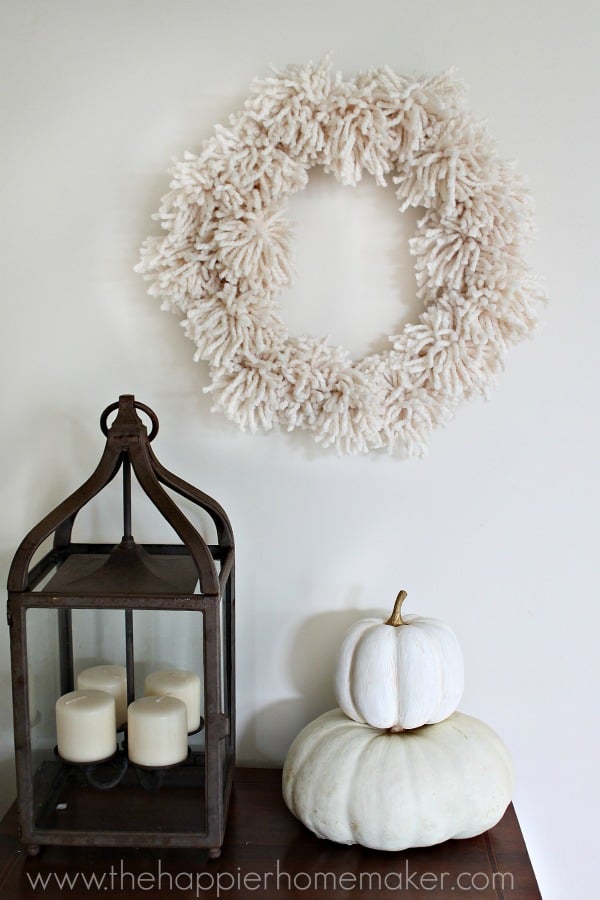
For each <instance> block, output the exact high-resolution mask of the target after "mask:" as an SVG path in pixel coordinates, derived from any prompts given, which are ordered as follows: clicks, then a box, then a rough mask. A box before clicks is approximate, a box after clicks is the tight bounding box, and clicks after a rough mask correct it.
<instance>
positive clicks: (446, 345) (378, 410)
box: [136, 60, 543, 456]
mask: <svg viewBox="0 0 600 900" xmlns="http://www.w3.org/2000/svg"><path fill="white" fill-rule="evenodd" d="M313 166H322V167H323V168H324V170H325V171H326V172H330V173H332V174H333V175H334V176H335V177H336V178H337V179H338V180H339V181H340V182H341V183H342V184H344V185H356V183H357V182H358V181H359V180H360V179H361V178H362V176H363V174H364V173H368V174H370V175H372V176H373V177H374V178H375V180H376V182H377V184H378V185H380V186H381V187H384V186H386V184H387V182H388V181H391V182H392V183H393V185H394V186H395V191H396V196H397V198H398V201H399V208H400V211H404V210H406V209H407V208H409V207H419V208H421V209H422V210H423V214H422V216H421V217H420V219H419V222H418V225H417V231H416V233H415V236H414V237H413V238H412V239H411V241H410V251H411V253H412V254H413V256H414V258H415V271H416V280H417V291H418V299H419V301H420V302H421V303H422V305H423V312H422V313H421V314H420V315H419V318H418V321H417V322H416V323H415V324H407V325H406V326H404V328H403V329H402V331H401V332H400V333H399V334H395V335H391V336H390V338H389V341H390V348H389V349H388V350H387V351H385V352H382V353H375V354H372V355H369V356H366V357H364V358H363V359H360V360H358V361H354V360H352V359H351V358H350V355H349V353H348V352H347V351H346V350H345V349H344V348H343V347H341V346H335V345H332V344H331V343H330V342H329V341H327V340H325V339H319V338H315V337H312V336H302V337H298V338H296V337H292V336H290V335H289V333H288V330H287V328H286V325H285V323H284V321H283V319H282V317H281V314H280V307H279V303H278V296H279V294H280V292H281V291H282V289H284V288H285V286H286V285H287V284H289V283H290V280H291V278H292V272H293V265H292V225H291V223H290V221H289V220H288V219H286V217H285V203H286V198H287V197H288V196H289V195H290V194H292V193H294V192H295V191H299V190H302V189H303V188H304V187H306V184H307V182H308V173H309V170H310V169H311V168H312V167H313ZM171 174H172V181H171V185H170V191H169V193H167V194H166V196H165V197H164V198H163V200H162V203H161V206H160V210H159V212H158V214H157V216H156V218H158V220H159V221H160V223H161V225H162V228H163V232H164V233H163V234H162V235H161V236H159V237H156V236H154V237H149V238H147V240H146V241H145V243H144V245H143V247H142V253H141V261H140V263H139V264H138V266H137V267H136V269H137V271H139V272H141V273H142V274H143V275H144V277H145V278H146V279H147V280H148V281H149V282H150V287H149V293H150V294H151V295H154V296H158V297H160V298H161V299H162V305H163V308H164V309H166V310H171V311H174V312H176V313H178V314H180V315H183V316H184V317H185V319H184V321H183V323H182V324H183V325H184V328H185V332H186V334H187V336H188V337H189V338H190V339H191V340H192V341H193V342H194V343H195V345H196V348H197V349H196V355H195V358H196V359H198V360H205V361H206V362H208V364H209V370H210V377H211V381H212V384H211V385H210V386H209V387H207V388H205V390H207V391H210V392H212V395H213V398H214V406H213V409H214V410H219V411H222V412H224V413H225V414H226V415H227V416H228V417H229V418H230V419H231V420H233V421H234V422H237V423H238V425H240V426H241V428H243V429H246V428H248V429H251V430H256V429H259V428H262V429H267V430H269V429H272V428H283V429H286V430H288V431H292V430H293V429H295V428H302V429H308V430H309V431H311V432H313V434H314V438H315V440H316V441H317V442H318V443H320V444H321V445H323V446H325V447H327V446H334V447H335V448H336V449H337V450H338V452H340V453H362V452H366V451H369V450H374V449H378V448H382V447H386V448H388V449H389V450H398V451H399V452H400V453H401V454H402V455H409V456H410V455H417V456H418V455H423V453H424V451H425V449H426V447H427V443H428V440H429V437H430V434H431V431H432V429H433V427H434V426H436V425H439V424H442V423H444V422H446V421H447V420H448V419H449V418H450V417H451V416H452V414H453V413H454V411H455V409H456V407H457V406H458V405H459V403H460V402H461V401H463V400H465V399H467V398H469V397H472V396H474V395H478V394H479V395H480V394H484V395H485V394H486V393H487V392H488V390H489V388H490V387H491V385H492V383H493V381H494V378H495V376H496V375H497V373H498V372H499V371H500V370H501V368H502V365H503V361H504V357H505V354H506V351H507V349H508V348H509V347H510V346H511V345H512V344H516V343H517V342H519V341H520V340H522V339H523V338H524V337H526V336H527V335H529V334H530V333H531V331H532V329H533V328H534V326H535V324H536V320H537V311H538V307H539V303H540V301H541V300H543V292H542V290H541V288H540V286H539V284H538V282H537V280H536V279H535V278H534V277H533V276H532V275H531V274H530V273H529V271H528V268H527V265H526V262H525V260H524V257H523V245H524V243H525V241H526V240H527V239H529V237H530V235H531V229H532V213H531V204H530V199H529V195H528V192H527V190H526V189H525V187H524V184H523V181H522V179H521V177H520V176H519V174H518V172H517V170H516V169H515V167H514V165H512V164H510V163H507V162H506V161H503V160H501V159H499V158H498V156H497V154H496V152H495V149H494V147H493V145H492V142H491V140H490V138H489V137H488V135H487V134H486V131H485V128H484V127H483V126H482V124H481V123H480V122H478V121H476V120H475V119H474V118H473V116H472V115H471V114H470V113H469V112H468V110H467V109H466V106H465V90H464V87H463V85H462V84H461V82H459V81H458V80H457V79H456V78H455V77H454V76H453V75H452V74H448V73H446V74H442V75H440V76H438V77H434V78H419V77H413V76H411V77H408V76H404V75H398V74H396V73H395V72H393V71H391V70H390V69H389V68H382V69H375V70H373V71H368V72H366V73H364V74H359V75H358V76H357V77H356V78H354V79H352V80H349V81H348V80H344V79H342V77H341V75H340V73H338V72H335V71H334V70H333V69H332V65H331V63H330V62H329V61H328V60H326V61H324V62H322V63H320V64H318V65H314V64H312V63H311V64H308V65H306V66H302V67H300V66H290V67H288V68H286V69H285V70H283V71H282V72H274V73H273V74H272V75H271V76H270V77H268V78H266V79H264V80H257V81H255V82H254V83H253V84H252V87H251V90H250V96H249V98H248V100H247V101H246V102H245V104H244V107H243V109H242V110H241V112H239V113H237V114H235V115H233V116H231V118H230V121H229V125H228V126H227V127H222V126H217V127H216V128H215V133H214V135H213V136H212V137H210V138H208V140H206V141H205V143H204V144H203V146H202V149H201V150H200V153H199V154H198V155H194V154H192V153H185V155H184V157H183V159H182V160H180V161H178V162H177V163H176V164H175V165H174V168H173V169H172V172H171Z"/></svg>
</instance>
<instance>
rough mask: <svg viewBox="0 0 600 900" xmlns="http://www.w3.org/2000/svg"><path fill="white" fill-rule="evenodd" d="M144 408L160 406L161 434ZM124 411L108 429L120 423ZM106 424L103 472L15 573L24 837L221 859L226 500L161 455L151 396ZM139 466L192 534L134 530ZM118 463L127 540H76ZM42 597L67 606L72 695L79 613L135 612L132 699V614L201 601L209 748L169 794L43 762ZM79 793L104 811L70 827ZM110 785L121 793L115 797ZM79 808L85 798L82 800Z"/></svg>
mask: <svg viewBox="0 0 600 900" xmlns="http://www.w3.org/2000/svg"><path fill="white" fill-rule="evenodd" d="M138 410H139V411H140V412H142V413H144V414H146V415H147V416H148V417H149V419H150V422H151V429H150V434H148V431H147V428H146V426H145V425H144V423H143V422H142V420H141V419H140V417H139V416H138V412H137V411H138ZM115 412H116V417H115V418H114V420H113V422H112V424H111V425H110V427H109V425H108V420H109V418H110V416H111V415H112V414H113V413H115ZM100 424H101V428H102V431H103V432H104V434H105V436H106V445H105V448H104V452H103V454H102V456H101V459H100V461H99V463H98V465H97V467H96V469H95V471H94V472H93V473H92V475H91V476H90V477H89V478H88V479H87V481H85V482H84V483H83V484H82V485H81V487H80V488H79V489H78V490H76V491H75V492H74V493H73V494H71V495H70V496H69V497H68V498H67V499H66V500H64V501H63V502H62V503H61V504H59V506H57V507H56V508H55V509H54V510H53V511H52V512H51V513H49V514H48V515H47V516H46V517H45V518H44V519H43V520H42V521H41V522H40V523H39V524H38V525H37V526H36V527H35V528H33V529H32V531H30V532H29V534H28V535H27V536H26V537H25V538H24V540H23V541H22V543H21V545H20V546H19V548H18V550H17V552H16V554H15V557H14V559H13V562H12V565H11V568H10V572H9V577H8V607H7V615H8V623H9V627H10V639H11V673H12V686H13V714H14V732H15V758H16V770H17V791H18V804H19V814H20V825H19V828H20V835H21V840H22V841H23V843H24V844H25V845H26V848H27V851H28V853H30V854H31V855H35V854H36V853H37V852H39V849H40V846H41V845H45V844H68V845H82V846H151V847H161V846H169V847H198V848H205V849H206V850H207V851H208V855H209V856H212V857H215V856H218V855H219V854H220V850H221V845H222V843H223V839H224V834H225V825H226V818H227V809H228V804H229V795H230V792H231V784H232V779H233V769H234V765H235V647H234V617H235V562H234V539H233V532H232V529H231V525H230V523H229V519H228V517H227V515H226V514H225V512H224V510H223V509H222V508H221V506H220V505H219V504H218V503H217V502H215V501H214V500H213V499H212V498H211V497H209V496H208V495H206V494H204V493H203V492H202V491H200V490H198V489H197V488H195V487H193V486H192V485H190V484H188V483H187V482H186V481H184V480H182V479H181V478H179V477H178V476H177V475H174V474H173V473H172V472H169V471H167V469H165V468H164V467H163V466H162V465H161V464H160V462H159V461H158V460H157V458H156V456H155V455H154V453H153V451H152V448H151V446H150V443H151V441H152V440H153V439H154V438H155V437H156V434H157V432H158V419H157V417H156V415H155V413H154V412H153V411H152V410H151V409H150V408H149V407H147V406H145V405H144V404H142V403H139V402H137V401H136V400H135V398H134V397H133V396H132V395H129V394H127V395H122V396H121V397H120V398H119V401H118V402H117V403H113V404H111V405H110V406H109V407H107V408H106V409H105V410H104V412H103V413H102V416H101V419H100ZM132 471H133V474H134V475H135V477H136V478H137V481H138V482H139V484H140V486H141V488H142V490H143V491H144V492H145V494H146V495H147V497H148V498H149V499H150V501H151V502H152V503H153V504H154V506H155V507H156V508H157V509H158V510H159V512H160V513H161V514H162V516H163V517H164V519H165V520H166V521H167V522H168V523H169V524H170V526H171V527H172V528H173V529H174V531H175V533H176V534H177V536H178V537H179V538H180V540H181V543H180V544H137V543H136V542H135V541H134V539H133V536H132V534H131V473H132ZM119 472H121V473H122V481H123V538H122V540H121V542H120V543H119V544H117V545H116V546H115V545H114V544H110V545H109V544H96V543H75V542H73V541H72V531H73V524H74V522H75V519H76V516H77V514H78V513H79V512H80V510H81V509H82V508H83V506H85V505H86V504H87V503H88V502H89V501H90V500H92V499H93V498H94V497H95V496H96V495H97V494H99V493H100V492H101V491H102V490H103V489H104V488H105V487H106V485H108V484H109V482H111V481H112V480H113V478H114V477H115V476H116V475H117V474H118V473H119ZM165 488H168V489H169V490H170V491H171V492H174V493H175V494H178V495H180V496H181V497H183V498H185V499H186V500H188V501H191V503H192V504H195V505H196V506H198V507H200V508H201V509H202V510H204V511H205V512H206V513H207V514H208V515H209V516H210V518H211V519H212V522H213V523H214V526H215V529H216V536H217V540H216V544H214V545H208V544H207V543H206V541H205V540H204V539H203V537H202V536H201V535H200V533H199V532H198V531H197V530H196V528H195V527H194V526H193V525H192V523H191V522H190V521H189V520H188V518H187V517H186V516H185V515H184V514H183V512H182V511H181V509H180V508H179V506H178V505H177V504H176V503H175V502H174V500H173V499H172V497H171V494H170V493H168V492H167V490H165ZM48 539H52V547H51V549H50V550H49V551H48V552H46V553H45V555H43V556H42V558H41V559H40V560H39V561H38V562H36V563H33V558H34V556H35V554H36V551H38V550H39V548H40V547H41V545H42V544H44V542H46V541H47V540H48ZM48 579H49V580H48ZM198 590H199V592H198ZM33 608H50V609H56V610H57V621H58V651H59V660H58V661H57V662H58V666H59V673H60V687H61V693H68V692H69V691H72V690H73V689H74V651H73V623H72V615H71V614H72V611H73V610H75V609H96V610H98V609H100V610H104V609H110V610H121V611H123V613H124V617H123V618H124V631H125V658H126V660H125V661H126V669H127V695H128V702H131V701H132V700H133V699H134V665H135V658H134V635H133V627H134V625H133V614H134V611H137V610H169V611H171V612H172V613H173V614H176V613H177V612H178V611H180V610H193V611H197V612H199V613H201V614H202V615H201V616H200V618H201V620H202V634H203V637H202V644H203V646H202V665H203V681H204V710H203V715H204V732H205V734H204V749H202V750H193V751H191V753H190V754H189V756H188V759H187V760H186V761H185V763H182V764H181V765H179V766H176V767H173V772H172V773H169V775H170V778H171V782H169V784H167V786H166V788H164V789H163V788H161V791H160V796H159V794H158V793H157V792H155V791H151V790H144V787H143V786H141V785H140V784H139V783H137V785H136V784H133V785H132V784H131V783H130V784H129V786H127V787H125V788H122V787H121V786H119V787H116V788H115V790H114V791H96V792H95V793H96V795H98V796H99V795H101V794H102V795H103V796H102V801H101V802H100V801H95V800H94V788H93V787H91V786H90V784H89V783H87V782H85V780H82V778H81V772H78V771H77V768H76V767H73V766H70V765H69V764H67V763H65V762H63V761H61V760H60V759H57V760H56V761H55V762H53V763H52V764H48V765H49V768H50V775H48V773H44V774H43V775H41V774H40V773H39V772H38V771H37V770H36V771H34V761H33V754H32V741H31V716H30V707H29V678H28V655H27V611H28V610H31V609H33ZM129 774H132V773H129ZM40 784H41V787H40V786H39V785H40ZM169 785H170V786H169ZM146 787H147V786H146ZM120 790H125V791H126V796H125V800H124V799H123V795H121V803H120V804H119V792H120ZM77 792H79V794H80V795H82V796H84V797H85V803H84V804H82V803H81V798H80V801H79V809H81V808H82V806H86V805H87V804H88V803H89V806H90V809H92V808H94V803H96V806H98V803H99V802H100V806H99V807H98V809H99V810H100V812H99V813H97V815H96V818H95V819H94V817H93V816H91V817H90V820H89V821H86V817H85V815H83V816H82V815H81V814H80V815H79V818H78V819H77V820H76V821H75V822H74V823H73V822H71V824H69V821H70V820H69V816H68V815H67V816H62V818H61V817H57V815H56V812H55V810H56V809H57V807H59V808H60V807H61V805H62V806H63V807H64V806H66V805H67V804H65V803H62V804H61V802H60V801H61V798H64V797H66V796H67V795H68V796H69V797H71V798H72V797H73V796H75V799H76V797H77ZM82 792H83V793H82ZM34 794H35V796H34ZM106 795H112V796H109V797H108V799H106ZM132 798H133V799H132ZM107 803H110V804H112V807H111V809H112V808H114V807H115V805H116V806H119V805H121V806H122V805H123V803H125V805H127V804H129V807H130V809H133V808H135V809H138V818H137V819H136V821H137V823H138V824H137V825H136V824H135V823H133V824H132V819H131V818H130V819H129V820H127V819H126V818H123V819H122V820H119V818H118V816H117V817H116V818H115V816H113V815H112V813H111V814H110V815H108V816H107V815H106V814H104V818H102V815H103V814H102V809H104V810H106V809H108V808H109V807H108V806H107ZM102 804H104V806H103V805H102ZM136 804H137V806H136ZM169 804H171V806H172V809H171V811H170V813H169V812H168V810H169ZM72 805H74V806H77V802H75V803H74V804H73V803H72ZM165 815H166V819H165V820H164V821H163V819H162V817H164V816H165ZM144 823H146V824H144ZM149 826H151V827H149Z"/></svg>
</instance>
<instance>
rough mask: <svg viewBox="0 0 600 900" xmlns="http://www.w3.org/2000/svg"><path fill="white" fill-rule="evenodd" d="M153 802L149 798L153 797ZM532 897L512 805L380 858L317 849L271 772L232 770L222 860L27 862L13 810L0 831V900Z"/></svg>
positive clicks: (114, 855) (125, 855)
mask: <svg viewBox="0 0 600 900" xmlns="http://www.w3.org/2000/svg"><path fill="white" fill-rule="evenodd" d="M157 799H159V795H157ZM113 894H114V895H115V896H116V897H118V898H119V900H129V898H134V897H135V898H136V900H140V898H142V897H146V898H148V900H158V898H172V900H175V898H177V900H188V898H192V897H193V898H199V897H200V898H202V897H206V898H217V897H218V898H224V900H227V898H236V900H237V898H244V900H246V898H252V897H256V898H260V900H264V898H275V897H278V898H281V897H302V898H306V900H317V898H318V900H321V898H324V897H327V898H342V897H344V898H346V900H348V898H370V900H372V898H382V900H383V898H388V897H394V898H399V897H404V896H406V895H408V896H413V895H415V896H417V895H418V896H420V897H423V896H427V897H435V898H437V897H453V898H456V897H460V896H462V895H472V896H473V897H477V898H482V900H489V898H496V900H535V898H541V895H540V892H539V890H538V887H537V884H536V880H535V876H534V873H533V870H532V868H531V863H530V861H529V857H528V855H527V850H526V847H525V844H524V842H523V836H522V834H521V830H520V828H519V823H518V821H517V818H516V815H515V812H514V809H513V807H512V805H511V806H510V807H509V808H508V810H507V811H506V814H505V815H504V818H503V819H502V821H501V822H499V823H498V825H496V826H495V828H492V829H491V830H490V831H488V832H486V833H485V834H483V835H481V836H480V837H477V838H471V839H469V840H460V841H458V840H456V841H447V842H446V843H444V844H440V845H438V846H437V847H428V848H422V849H415V850H408V851H405V852H402V853H385V852H379V851H375V850H368V849H366V848H363V847H357V846H354V847H346V846H342V845H339V844H334V843H332V842H330V841H324V840H320V839H319V838H317V837H315V836H314V835H313V834H312V833H311V832H310V831H308V830H307V829H306V828H305V827H304V826H303V825H302V824H301V823H300V822H298V821H297V820H296V819H294V817H293V816H292V815H291V814H290V813H289V811H288V810H287V808H286V806H285V804H284V803H283V800H282V799H281V771H280V770H278V769H238V770H237V772H236V779H235V784H234V788H233V794H232V800H231V807H230V812H229V818H228V825H227V834H226V837H225V843H224V846H223V853H222V855H221V857H220V858H219V859H216V860H208V859H207V858H206V854H205V853H204V852H203V851H199V850H181V849H160V850H149V849H139V850H138V849H134V850H130V849H123V848H119V847H117V848H114V847H101V848H78V847H55V846H52V847H50V846H48V847H44V848H42V852H41V854H40V855H39V856H38V857H35V858H30V857H28V856H27V854H26V853H25V851H24V849H23V848H22V847H21V845H20V844H19V841H18V838H17V813H16V807H15V806H13V807H11V809H10V810H9V812H8V813H7V815H6V816H5V818H4V819H3V821H2V823H1V825H0V898H2V900H24V898H28V900H31V898H34V897H38V898H44V900H58V898H59V897H60V898H65V897H70V898H72V900H80V898H84V897H85V898H93V897H104V898H107V900H110V898H111V896H112V895H113Z"/></svg>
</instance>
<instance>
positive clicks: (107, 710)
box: [56, 691, 117, 763]
mask: <svg viewBox="0 0 600 900" xmlns="http://www.w3.org/2000/svg"><path fill="white" fill-rule="evenodd" d="M56 743H57V748H58V752H59V754H60V755H61V756H62V758H63V759H66V760H68V761H69V762H76V763H88V762H97V761H98V760H100V759H106V758H107V757H108V756H112V754H113V753H114V752H115V750H116V749H117V716H116V706H115V698H114V697H113V695H112V694H107V693H106V692H105V691H71V693H69V694H63V696H62V697H59V698H58V700H57V701H56Z"/></svg>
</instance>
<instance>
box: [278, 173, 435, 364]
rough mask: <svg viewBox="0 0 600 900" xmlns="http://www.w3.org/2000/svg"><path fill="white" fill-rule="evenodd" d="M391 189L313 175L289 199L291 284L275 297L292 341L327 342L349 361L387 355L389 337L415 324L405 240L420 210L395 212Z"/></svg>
mask: <svg viewBox="0 0 600 900" xmlns="http://www.w3.org/2000/svg"><path fill="white" fill-rule="evenodd" d="M398 206H399V203H398V200H397V199H396V196H395V193H394V188H393V185H392V184H391V182H389V183H388V185H387V187H385V188H384V187H379V186H378V185H377V184H376V182H375V180H374V178H372V177H371V176H369V175H366V176H363V179H362V180H361V181H360V182H359V183H358V184H357V185H356V187H348V186H345V185H342V184H340V183H339V182H338V181H337V180H336V179H335V178H334V176H333V175H327V174H325V173H324V172H323V170H322V169H320V168H318V167H316V168H314V169H311V171H310V173H309V182H308V185H307V187H306V189H305V190H303V191H300V192H298V193H297V194H294V195H293V196H291V197H290V198H289V199H288V207H287V210H286V212H285V215H286V218H289V219H290V220H291V221H292V223H293V230H294V237H293V239H292V245H293V257H294V267H295V272H296V274H295V277H294V279H293V282H292V284H291V285H290V286H289V287H287V288H286V289H285V290H284V291H283V292H282V294H281V295H280V305H281V312H282V317H283V319H284V321H285V323H286V326H287V328H288V330H289V333H290V335H291V336H293V337H299V336H300V335H302V334H310V335H313V336H314V337H321V336H323V337H324V336H326V335H327V336H329V338H330V340H331V342H332V343H333V344H336V345H341V346H343V347H344V348H345V349H346V350H347V351H348V352H349V353H350V356H351V357H352V359H354V360H357V359H360V358H361V357H363V356H367V355H369V354H372V353H379V352H382V351H386V350H389V348H390V343H389V340H388V337H389V335H392V334H398V333H399V332H400V331H402V328H403V327H404V325H405V324H406V323H407V322H416V321H417V318H418V315H419V313H420V312H421V311H422V309H423V307H422V304H421V303H420V301H418V300H417V296H416V291H417V286H416V279H415V272H414V257H413V256H411V254H410V251H409V244H408V242H409V239H410V238H411V237H412V236H413V235H414V234H415V231H416V227H417V220H418V218H419V217H420V215H422V212H423V211H422V210H421V209H417V210H407V211H406V212H405V213H400V212H399V210H398Z"/></svg>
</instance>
